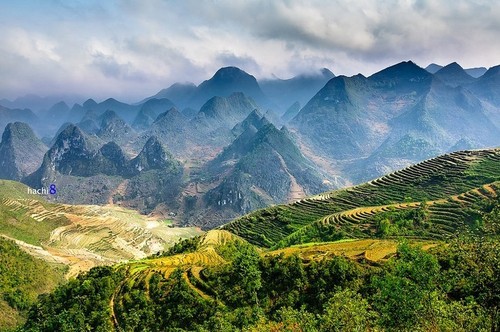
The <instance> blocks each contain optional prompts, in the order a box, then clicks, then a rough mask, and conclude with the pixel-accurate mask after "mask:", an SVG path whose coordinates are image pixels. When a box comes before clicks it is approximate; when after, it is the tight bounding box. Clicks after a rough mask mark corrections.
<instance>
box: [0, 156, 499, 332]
mask: <svg viewBox="0 0 500 332" xmlns="http://www.w3.org/2000/svg"><path fill="white" fill-rule="evenodd" d="M499 152H500V151H498V150H484V151H474V152H460V153H455V154H451V155H448V156H443V157H439V158H436V159H433V160H430V161H428V162H424V163H421V164H418V165H416V166H414V167H413V168H412V167H410V168H408V169H406V170H403V171H401V172H396V173H393V174H391V175H389V176H387V177H383V178H381V179H377V180H375V181H373V182H371V183H368V184H364V185H361V186H357V187H354V188H349V189H346V190H341V191H337V192H333V193H330V194H324V195H318V196H316V197H312V198H310V199H306V200H302V201H300V202H298V203H295V204H291V205H288V206H277V207H272V208H269V209H264V210H261V211H258V212H256V213H253V214H250V215H248V216H245V217H243V218H241V219H239V220H237V221H235V222H233V223H231V224H229V225H228V226H226V227H224V228H225V229H221V230H212V231H209V232H207V233H205V234H204V235H202V236H199V237H196V238H192V239H188V240H183V241H181V242H179V243H177V244H176V245H174V246H173V247H172V248H171V249H170V250H168V251H167V252H165V253H163V254H159V255H153V256H151V257H149V258H148V259H144V260H138V261H130V262H128V263H127V262H126V263H122V264H120V265H117V266H115V267H105V268H103V267H100V268H94V269H92V270H91V271H90V272H89V273H87V274H84V275H80V276H79V277H78V278H77V279H75V280H71V281H70V282H68V283H67V284H64V285H62V286H59V287H58V288H57V289H56V290H55V291H54V292H53V293H52V294H50V295H44V296H42V297H40V300H39V301H38V302H37V303H36V304H35V305H33V306H31V308H30V310H29V314H28V319H27V322H26V323H25V325H24V326H23V327H21V328H20V330H21V331H54V330H57V331H85V330H91V331H109V330H116V331H122V330H123V331H310V332H314V331H464V332H465V331H500V314H499V312H500V181H499V176H500V174H498V171H499V168H498V167H495V165H496V166H498V162H499V161H500V156H499ZM415 167H416V169H417V170H415ZM426 188H427V189H428V190H427V191H426ZM228 230H231V231H232V232H229V231H228ZM235 233H236V234H237V235H235ZM238 235H239V236H238ZM355 238H358V239H357V240H355ZM359 238H362V239H359ZM327 241H330V242H327ZM256 243H257V244H259V246H256V245H255V244H256ZM263 246H267V247H275V248H272V249H269V248H262V247H263ZM0 304H1V303H0Z"/></svg>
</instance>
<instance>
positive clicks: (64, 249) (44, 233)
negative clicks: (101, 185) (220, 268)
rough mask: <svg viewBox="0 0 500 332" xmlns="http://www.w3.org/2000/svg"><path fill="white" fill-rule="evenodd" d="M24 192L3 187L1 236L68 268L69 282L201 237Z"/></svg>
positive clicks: (119, 212)
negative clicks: (94, 268)
mask: <svg viewBox="0 0 500 332" xmlns="http://www.w3.org/2000/svg"><path fill="white" fill-rule="evenodd" d="M5 188H8V189H9V190H6V189H5ZM4 189H5V190H4ZM10 190H13V191H14V192H11V191H10ZM26 191H27V190H26V187H24V186H23V185H22V184H18V183H13V182H9V181H2V182H1V183H0V234H1V235H4V236H6V237H9V238H12V239H15V240H16V243H17V244H18V245H19V246H20V247H21V248H23V249H24V250H25V251H28V252H29V253H31V254H32V255H34V256H36V257H39V258H42V259H45V260H48V261H56V262H60V263H64V264H67V265H70V271H69V275H70V276H73V275H76V274H77V273H78V272H80V271H83V270H88V269H90V268H91V267H92V266H96V265H102V264H112V263H116V262H120V261H122V260H128V259H140V258H145V257H147V256H149V255H151V254H152V253H155V252H158V251H161V250H164V249H166V248H167V247H169V246H171V245H172V244H174V243H175V242H177V241H178V240H179V239H181V238H188V237H192V236H194V235H198V234H201V231H199V230H197V229H195V228H179V227H177V228H171V227H169V225H167V224H166V223H164V222H163V221H161V220H156V219H152V218H148V217H146V216H143V215H140V214H139V213H137V212H135V211H131V210H127V209H124V208H121V207H116V206H112V207H102V206H95V205H66V204H53V203H48V202H46V201H44V200H42V199H40V197H37V196H30V195H24V194H23V192H26ZM16 192H17V194H16Z"/></svg>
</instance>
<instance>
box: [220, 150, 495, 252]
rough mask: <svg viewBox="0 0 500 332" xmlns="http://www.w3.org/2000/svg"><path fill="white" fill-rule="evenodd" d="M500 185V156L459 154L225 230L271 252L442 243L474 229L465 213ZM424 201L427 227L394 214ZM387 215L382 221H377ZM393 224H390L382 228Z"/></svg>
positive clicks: (272, 209)
mask: <svg viewBox="0 0 500 332" xmlns="http://www.w3.org/2000/svg"><path fill="white" fill-rule="evenodd" d="M499 180H500V150H498V149H491V150H478V151H464V152H455V153H452V154H449V155H443V156H440V157H437V158H434V159H430V160H427V161H424V162H421V163H419V164H416V165H414V166H411V167H408V168H406V169H403V170H401V171H397V172H394V173H391V174H389V175H386V176H383V177H381V178H379V179H376V180H373V181H371V182H368V183H365V184H362V185H359V186H355V187H352V188H347V189H343V190H337V191H334V192H331V193H326V194H321V195H317V196H314V197H311V198H308V199H303V200H300V201H298V202H296V203H293V204H289V205H280V206H274V207H270V208H267V209H262V210H259V211H256V212H254V213H251V214H249V215H246V216H244V217H242V218H239V219H237V220H235V221H233V222H231V223H229V224H227V225H226V226H224V229H226V230H229V231H231V232H233V233H235V234H237V235H239V236H241V237H243V238H244V239H246V240H248V241H249V242H251V243H253V244H255V245H258V246H261V247H269V248H272V247H286V246H289V245H293V244H300V243H306V242H320V241H335V240H339V239H342V238H371V237H374V236H410V237H414V236H419V237H424V238H437V239H442V238H444V237H447V236H450V235H452V234H453V233H454V232H455V230H456V229H457V228H459V227H460V226H462V225H463V224H465V223H470V222H471V216H470V215H469V214H467V213H463V211H464V207H467V208H469V209H472V210H473V209H474V206H476V205H478V204H480V201H482V200H490V199H492V198H494V197H495V196H496V195H497V194H498V192H499V190H498V189H499V187H500V184H499V182H498V181H499ZM457 196H458V197H457ZM425 201H427V202H429V207H428V210H429V211H428V212H426V213H428V216H426V219H425V222H422V223H420V222H419V221H418V220H414V218H413V217H411V221H412V222H411V223H403V222H402V220H403V219H406V220H407V221H410V220H409V219H407V217H409V216H405V215H397V214H395V211H396V210H406V209H414V208H417V207H418V206H419V203H420V202H425ZM444 201H446V202H448V203H445V202H444ZM431 202H432V203H434V204H432V205H430V203H431ZM449 211H451V212H449ZM385 212H387V213H386V214H385V215H384V217H383V218H382V219H380V217H379V216H375V215H378V214H380V213H385ZM455 212H457V213H458V214H455ZM401 213H402V214H405V213H406V214H411V213H412V212H401ZM389 215H391V216H389ZM374 216H375V217H374ZM386 218H388V219H389V222H390V223H388V222H387V221H384V222H383V223H382V224H380V221H381V220H383V219H386ZM391 220H392V221H391ZM394 220H398V222H399V225H395V224H394ZM472 222H473V221H472ZM377 225H378V226H377ZM381 226H382V227H383V228H384V231H381V230H380V227H381ZM436 227H437V229H436Z"/></svg>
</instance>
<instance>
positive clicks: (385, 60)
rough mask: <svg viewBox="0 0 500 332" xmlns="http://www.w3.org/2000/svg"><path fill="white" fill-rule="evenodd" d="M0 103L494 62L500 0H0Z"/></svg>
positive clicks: (133, 95) (134, 95) (127, 96)
mask: <svg viewBox="0 0 500 332" xmlns="http://www.w3.org/2000/svg"><path fill="white" fill-rule="evenodd" d="M0 24H1V26H2V28H1V29H0V37H1V40H2V43H0V52H1V54H2V56H1V57H0V98H10V99H12V98H15V97H16V96H21V95H24V94H27V93H36V94H39V95H50V94H64V93H77V94H81V95H83V96H86V97H94V98H97V99H99V98H105V97H115V98H119V99H122V100H128V101H133V100H137V99H141V98H142V97H145V96H148V95H151V94H154V93H155V92H157V91H158V90H160V89H162V88H165V87H167V86H169V85H170V84H172V83H174V82H176V81H191V82H194V83H196V84H198V83H200V82H201V81H202V80H204V79H207V78H209V77H210V76H211V75H212V74H213V73H214V72H215V71H216V70H217V69H218V68H219V67H221V66H228V65H236V66H239V67H240V68H242V69H244V70H246V71H247V72H249V73H251V74H253V75H254V76H256V77H257V78H264V77H271V76H272V75H276V76H278V77H281V78H288V77H291V76H293V75H296V74H299V73H304V72H309V71H313V70H317V69H319V68H322V67H327V68H329V69H330V70H332V71H333V72H334V73H335V74H345V75H353V74H357V73H359V72H360V73H363V74H364V75H369V74H371V73H373V72H375V71H378V70H380V69H382V68H384V67H386V66H388V65H391V64H394V63H396V62H399V61H403V60H409V59H412V60H414V61H415V62H417V63H418V64H420V65H422V66H425V65H427V64H429V63H431V62H437V63H440V64H447V63H450V62H453V61H457V62H459V63H460V64H462V65H463V66H464V67H474V66H486V67H490V66H493V65H497V64H499V63H500V57H499V56H498V55H499V54H500V38H498V36H499V35H500V3H499V2H498V1H486V0H484V1H480V0H476V1H471V0H469V1H465V0H455V1H451V0H450V1H446V0H441V1H424V0H391V1H372V0H357V1H348V0H333V1H326V0H325V1H305V0H304V1H302V0H275V1H241V0H231V1H230V0H211V1H199V0H198V1H196V0H185V1H167V0H123V1H119V0H115V1H63V0H59V1H56V0H53V1H50V0H43V1H42V0H39V1H35V0H31V1H28V0H21V1H19V0H17V1H6V0H0Z"/></svg>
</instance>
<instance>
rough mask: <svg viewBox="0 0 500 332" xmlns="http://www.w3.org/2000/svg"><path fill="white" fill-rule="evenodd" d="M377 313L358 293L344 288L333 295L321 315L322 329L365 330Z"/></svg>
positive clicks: (370, 326) (371, 323)
mask: <svg viewBox="0 0 500 332" xmlns="http://www.w3.org/2000/svg"><path fill="white" fill-rule="evenodd" d="M376 317H377V314H376V313H375V312H374V311H372V310H371V308H370V305H369V304H368V301H367V300H365V299H363V297H362V296H361V295H360V294H357V293H356V292H354V291H352V290H350V289H348V288H347V289H344V290H342V291H339V292H337V293H335V294H334V295H333V297H332V298H330V300H329V301H328V303H327V304H326V306H325V311H324V313H323V315H322V316H321V330H322V331H332V332H333V331H360V332H361V331H367V330H370V329H371V328H372V327H373V326H372V325H373V322H374V321H375V319H376Z"/></svg>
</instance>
